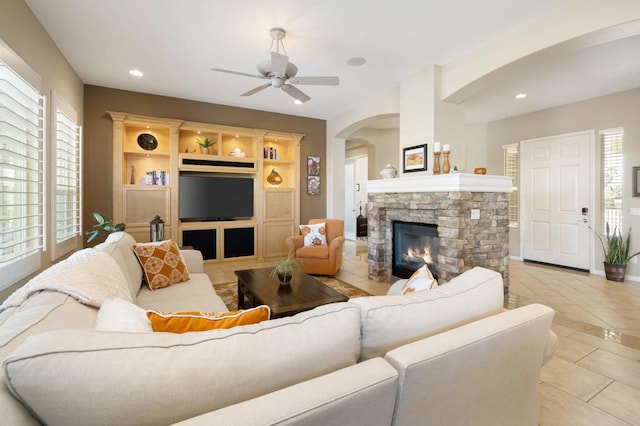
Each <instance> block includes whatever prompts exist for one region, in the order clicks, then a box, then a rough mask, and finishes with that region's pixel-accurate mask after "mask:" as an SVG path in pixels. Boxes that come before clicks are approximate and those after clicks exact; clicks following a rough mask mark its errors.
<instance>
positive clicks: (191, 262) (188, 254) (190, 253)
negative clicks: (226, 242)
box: [180, 250, 204, 274]
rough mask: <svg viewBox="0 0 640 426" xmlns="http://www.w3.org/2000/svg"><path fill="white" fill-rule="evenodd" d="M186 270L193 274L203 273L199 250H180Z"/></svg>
mask: <svg viewBox="0 0 640 426" xmlns="http://www.w3.org/2000/svg"><path fill="white" fill-rule="evenodd" d="M180 254H181V255H182V258H183V259H184V263H185V265H186V266H187V271H189V272H190V273H194V274H201V273H204V258H203V257H202V252H201V251H200V250H180Z"/></svg>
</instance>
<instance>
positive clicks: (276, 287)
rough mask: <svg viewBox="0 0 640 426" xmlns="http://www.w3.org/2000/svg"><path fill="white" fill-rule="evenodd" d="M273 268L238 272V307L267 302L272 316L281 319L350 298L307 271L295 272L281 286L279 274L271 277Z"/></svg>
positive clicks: (265, 303) (248, 306)
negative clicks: (288, 280) (306, 272)
mask: <svg viewBox="0 0 640 426" xmlns="http://www.w3.org/2000/svg"><path fill="white" fill-rule="evenodd" d="M272 269H273V268H259V269H244V270H242V271H235V274H236V276H237V277H238V309H245V308H253V307H255V306H258V305H267V306H269V308H271V318H281V317H286V316H289V315H293V314H297V313H298V312H302V311H308V310H309V309H313V308H315V307H316V306H320V305H325V304H327V303H335V302H346V301H347V300H349V298H348V297H346V296H345V295H343V294H341V293H338V292H337V291H335V290H334V289H332V288H331V287H329V286H327V285H325V284H323V283H321V282H320V281H318V280H317V279H315V278H313V277H311V276H309V275H307V274H305V273H304V272H294V274H293V278H292V279H291V284H289V285H280V282H279V281H278V277H277V276H276V277H271V275H270V274H271V270H272Z"/></svg>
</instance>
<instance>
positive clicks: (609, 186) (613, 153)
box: [600, 129, 623, 232]
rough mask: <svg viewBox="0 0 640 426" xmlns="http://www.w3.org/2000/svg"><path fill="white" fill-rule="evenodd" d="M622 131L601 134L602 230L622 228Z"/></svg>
mask: <svg viewBox="0 0 640 426" xmlns="http://www.w3.org/2000/svg"><path fill="white" fill-rule="evenodd" d="M622 137H623V131H622V129H609V130H603V131H601V132H600V171H601V172H600V188H601V189H600V190H601V191H602V193H601V196H600V200H601V202H600V212H601V215H602V230H603V232H604V230H605V229H606V224H607V223H609V227H610V228H611V230H613V229H615V227H616V226H617V227H618V228H621V226H622V159H623V156H622Z"/></svg>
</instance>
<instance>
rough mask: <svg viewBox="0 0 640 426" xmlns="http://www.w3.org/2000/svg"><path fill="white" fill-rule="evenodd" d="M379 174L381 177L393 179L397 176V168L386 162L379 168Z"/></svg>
mask: <svg viewBox="0 0 640 426" xmlns="http://www.w3.org/2000/svg"><path fill="white" fill-rule="evenodd" d="M380 176H382V179H393V178H395V177H398V170H397V169H396V168H395V167H393V166H392V165H391V164H387V165H386V166H384V168H383V169H382V170H380Z"/></svg>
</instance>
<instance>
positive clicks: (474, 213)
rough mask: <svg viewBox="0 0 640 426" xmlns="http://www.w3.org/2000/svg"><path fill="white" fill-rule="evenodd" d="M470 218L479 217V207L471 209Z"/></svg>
mask: <svg viewBox="0 0 640 426" xmlns="http://www.w3.org/2000/svg"><path fill="white" fill-rule="evenodd" d="M471 219H472V220H474V219H480V209H471Z"/></svg>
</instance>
